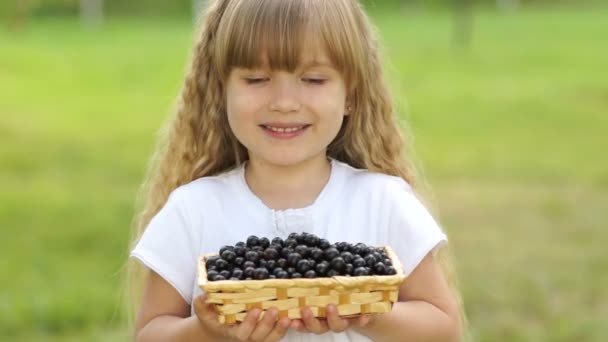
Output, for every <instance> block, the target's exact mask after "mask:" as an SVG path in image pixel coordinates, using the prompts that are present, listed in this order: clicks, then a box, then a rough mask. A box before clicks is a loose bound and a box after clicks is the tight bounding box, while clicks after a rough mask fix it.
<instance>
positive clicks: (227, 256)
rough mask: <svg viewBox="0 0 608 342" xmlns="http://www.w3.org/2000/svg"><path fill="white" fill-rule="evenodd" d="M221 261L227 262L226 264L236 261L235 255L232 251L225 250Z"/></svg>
mask: <svg viewBox="0 0 608 342" xmlns="http://www.w3.org/2000/svg"><path fill="white" fill-rule="evenodd" d="M221 256H222V259H224V260H226V261H228V262H233V261H234V259H236V254H235V253H234V251H232V250H229V249H227V250H225V251H224V252H222V255H221Z"/></svg>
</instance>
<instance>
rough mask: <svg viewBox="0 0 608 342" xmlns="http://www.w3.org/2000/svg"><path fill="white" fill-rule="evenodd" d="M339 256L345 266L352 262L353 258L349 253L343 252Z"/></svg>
mask: <svg viewBox="0 0 608 342" xmlns="http://www.w3.org/2000/svg"><path fill="white" fill-rule="evenodd" d="M340 256H341V257H342V259H344V262H346V263H347V264H348V263H351V262H353V259H354V257H353V254H352V253H351V252H348V251H344V252H342V253H340Z"/></svg>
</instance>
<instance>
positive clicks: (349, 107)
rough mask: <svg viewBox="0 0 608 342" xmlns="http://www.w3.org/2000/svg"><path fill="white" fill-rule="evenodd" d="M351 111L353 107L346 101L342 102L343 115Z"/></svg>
mask: <svg viewBox="0 0 608 342" xmlns="http://www.w3.org/2000/svg"><path fill="white" fill-rule="evenodd" d="M352 111H353V107H352V106H351V105H350V104H349V103H348V102H346V103H345V104H344V115H350V113H351V112H352Z"/></svg>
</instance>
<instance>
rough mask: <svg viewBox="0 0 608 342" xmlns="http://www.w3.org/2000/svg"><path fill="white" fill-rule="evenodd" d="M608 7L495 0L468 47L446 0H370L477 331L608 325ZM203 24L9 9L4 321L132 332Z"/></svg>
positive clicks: (1, 85)
mask: <svg viewBox="0 0 608 342" xmlns="http://www.w3.org/2000/svg"><path fill="white" fill-rule="evenodd" d="M377 1H378V2H379V1H382V0H377ZM2 3H4V4H6V3H5V2H2ZM59 3H60V1H58V2H57V4H59ZM165 5H167V6H173V5H172V4H171V5H169V4H165ZM57 6H58V7H57V8H60V7H61V6H59V5H57ZM125 6H126V4H125ZM129 6H130V5H129ZM184 6H185V5H184ZM387 6H388V5H387ZM49 8H50V7H49ZM65 8H69V6H67V7H65ZM125 8H126V7H125ZM184 10H185V9H184ZM606 10H608V8H606V7H604V8H603V9H600V10H595V9H593V10H590V9H585V8H574V9H572V8H568V9H563V8H545V9H543V10H528V9H526V8H523V9H522V10H521V11H519V12H517V13H515V14H513V15H501V14H499V13H496V12H495V11H493V10H492V11H490V10H484V9H480V10H479V12H478V13H477V15H476V17H475V28H476V30H475V34H474V36H473V41H472V44H471V47H470V49H469V50H466V51H465V50H458V49H453V48H452V47H451V45H450V32H451V29H452V20H453V18H452V16H451V15H450V14H449V13H446V12H445V11H436V12H435V11H427V12H416V13H412V12H410V11H403V12H400V11H395V10H394V9H393V8H385V7H384V6H382V7H374V12H373V13H372V16H373V18H374V19H375V22H376V23H377V24H378V26H379V28H380V30H381V32H382V34H383V41H384V42H385V45H386V55H387V56H388V57H390V62H387V68H388V70H387V71H388V72H387V74H388V75H389V77H390V81H391V83H392V86H393V87H392V89H393V90H394V91H393V92H394V94H395V98H396V100H397V102H398V108H399V109H400V112H401V113H402V115H403V116H402V118H403V119H404V121H407V122H408V124H409V126H410V128H411V131H412V132H413V135H414V136H415V138H416V139H415V141H414V142H415V150H416V151H417V153H418V157H419V159H420V161H421V162H422V165H423V166H425V168H424V174H425V175H426V176H427V178H428V180H429V182H430V184H432V185H433V189H434V194H435V198H433V197H429V202H431V203H434V204H435V206H436V208H435V209H436V212H437V215H438V217H439V219H440V221H441V222H442V224H443V226H444V227H445V229H446V230H447V232H448V234H449V236H450V244H451V246H453V252H454V255H455V261H456V265H457V270H458V276H459V279H460V284H461V290H462V293H463V296H464V300H465V303H466V309H467V312H468V315H469V319H470V322H471V330H472V332H473V336H474V338H475V340H479V341H586V342H587V341H589V342H596V341H597V342H599V341H608V330H606V326H607V325H608V321H607V317H608V293H607V292H606V288H608V258H606V252H605V250H606V246H605V244H606V243H605V242H606V241H608V230H607V229H606V221H607V214H606V213H608V158H605V157H602V156H603V155H605V154H606V153H605V147H606V132H607V131H608V116H607V115H606V113H607V112H608V80H607V79H606V77H605V76H604V74H603V73H602V72H601V71H602V70H605V67H606V61H607V60H608V45H606V44H605V43H602V42H604V41H605V37H607V36H608V26H607V25H606ZM66 11H67V10H66ZM117 11H118V10H117ZM67 12H69V11H67ZM67 12H66V13H67ZM47 13H51V11H50V10H49V12H47ZM191 23H192V21H191V20H190V17H189V15H183V16H182V17H176V18H163V19H158V18H154V19H151V18H138V17H135V16H133V17H129V16H118V17H109V18H108V20H107V22H106V24H105V25H104V26H103V27H100V28H98V29H96V30H87V29H83V27H82V25H81V24H80V22H79V21H78V20H75V19H73V18H38V19H37V20H32V21H31V23H30V25H28V26H26V27H24V29H23V30H22V31H20V32H18V33H15V32H9V31H6V30H3V29H2V28H1V27H0V49H1V53H0V94H1V95H0V163H1V164H0V165H1V167H0V182H1V183H0V187H1V189H2V190H1V191H0V227H1V229H2V233H3V234H2V238H1V239H0V283H1V284H2V286H1V287H0V317H2V319H0V332H1V333H0V334H1V336H2V339H3V340H7V341H62V342H63V341H127V340H128V336H129V333H128V332H125V331H124V330H123V328H122V324H121V323H122V319H123V315H122V314H121V311H120V308H121V299H122V298H121V297H120V293H121V292H120V289H121V271H122V266H123V265H124V262H125V259H126V257H127V246H126V245H127V240H128V236H129V229H130V224H131V220H132V217H133V209H134V208H133V204H134V199H135V193H136V191H137V188H138V186H139V184H140V182H141V181H142V177H143V171H144V169H145V165H146V161H147V159H148V157H149V155H150V153H151V150H152V148H153V141H154V139H155V136H156V132H157V131H158V128H159V127H160V125H161V123H162V122H163V120H164V118H165V117H166V115H167V112H169V111H170V109H171V107H172V106H173V102H174V100H175V98H176V95H177V92H178V91H179V89H180V86H181V82H182V78H183V76H184V68H185V65H186V62H187V60H188V57H189V55H190V49H191V43H192V25H191Z"/></svg>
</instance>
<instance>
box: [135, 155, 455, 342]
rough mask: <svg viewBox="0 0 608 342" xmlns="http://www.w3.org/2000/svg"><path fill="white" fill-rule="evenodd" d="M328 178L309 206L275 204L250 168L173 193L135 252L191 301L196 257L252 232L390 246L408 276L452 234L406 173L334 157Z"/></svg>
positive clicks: (196, 291)
mask: <svg viewBox="0 0 608 342" xmlns="http://www.w3.org/2000/svg"><path fill="white" fill-rule="evenodd" d="M331 166H332V167H331V174H330V177H329V181H328V182H327V184H326V185H325V187H324V188H323V190H322V191H321V193H320V194H319V196H318V197H317V199H316V200H315V202H314V203H313V204H312V205H310V206H308V207H305V208H298V209H287V210H273V209H270V208H268V207H267V206H266V205H265V204H264V203H263V202H262V201H261V200H260V199H259V198H258V197H257V196H256V195H255V194H254V193H253V192H252V191H251V190H250V188H249V186H248V185H247V183H246V181H245V173H244V167H239V168H236V169H234V170H232V171H229V172H226V173H223V174H220V175H218V176H213V177H204V178H200V179H197V180H194V181H192V182H191V183H189V184H186V185H184V186H181V187H179V188H177V189H176V190H175V191H173V192H172V193H171V195H170V197H169V199H168V201H167V203H166V204H165V206H164V207H163V208H162V209H161V210H160V212H159V213H158V214H157V215H156V216H155V217H154V218H153V219H152V221H151V222H150V224H149V225H148V227H147V229H146V231H145V232H144V234H143V236H142V237H141V239H140V240H139V242H138V244H137V246H136V247H135V249H134V250H133V251H132V252H131V256H132V257H135V258H137V259H139V260H140V261H141V262H142V263H143V264H144V265H146V266H147V267H148V268H150V269H152V270H153V271H155V272H156V273H158V274H159V275H160V276H161V277H163V278H164V279H165V280H166V281H167V282H168V283H170V284H171V285H172V286H173V287H174V288H175V289H176V290H177V292H179V293H180V294H181V295H182V297H183V298H184V299H185V300H186V302H188V303H192V299H193V298H195V297H196V296H198V295H200V294H201V293H202V291H201V289H200V288H199V287H198V285H197V258H198V257H199V255H202V254H206V253H213V252H217V251H218V250H219V249H220V248H221V247H222V246H224V245H234V244H235V243H236V242H238V241H245V240H246V239H247V237H248V236H250V235H257V236H258V237H268V238H269V239H272V238H273V237H275V236H278V237H281V238H283V239H285V238H287V236H288V235H289V234H290V233H293V232H295V233H301V232H308V233H313V234H316V235H317V236H319V237H322V238H325V239H327V240H329V241H330V242H332V243H333V242H341V241H346V242H351V243H357V242H363V243H366V244H368V245H372V246H381V245H390V246H391V247H392V248H393V250H394V251H395V253H396V254H397V256H398V258H399V260H400V261H401V263H402V264H403V267H404V271H405V274H406V275H407V274H410V273H411V272H412V271H413V270H414V269H415V268H416V266H417V265H418V264H419V263H420V261H421V260H422V259H423V258H424V256H425V255H427V253H429V252H430V251H432V250H433V249H434V248H435V247H436V246H438V245H439V244H441V243H445V242H446V241H447V237H446V235H445V234H444V233H443V231H442V230H441V228H440V227H439V226H438V225H437V223H436V222H435V220H434V219H433V218H432V217H431V215H430V214H429V212H428V211H427V209H426V208H425V207H424V206H423V205H422V204H421V203H420V201H419V200H418V199H417V198H416V196H415V195H414V193H413V192H412V190H411V188H410V187H409V185H408V184H407V183H406V182H405V181H404V180H403V179H401V178H398V177H393V176H388V175H385V174H380V173H372V172H369V171H366V170H359V169H355V168H352V167H351V166H349V165H347V164H345V163H342V162H339V161H337V160H333V159H332V160H331ZM283 341H340V342H342V341H344V342H346V341H370V339H368V338H367V337H365V336H362V335H360V334H357V333H356V332H354V331H352V330H347V331H345V332H343V333H339V334H336V333H327V334H324V335H313V334H302V333H299V332H297V331H295V330H290V331H289V332H288V334H287V335H286V336H285V338H284V339H283Z"/></svg>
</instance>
